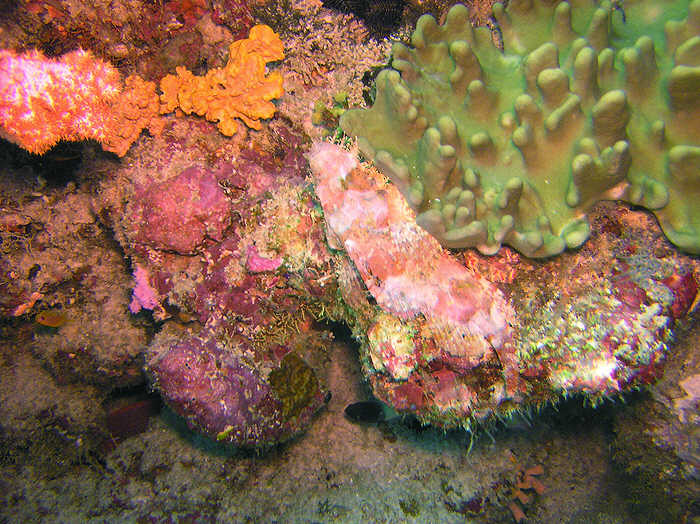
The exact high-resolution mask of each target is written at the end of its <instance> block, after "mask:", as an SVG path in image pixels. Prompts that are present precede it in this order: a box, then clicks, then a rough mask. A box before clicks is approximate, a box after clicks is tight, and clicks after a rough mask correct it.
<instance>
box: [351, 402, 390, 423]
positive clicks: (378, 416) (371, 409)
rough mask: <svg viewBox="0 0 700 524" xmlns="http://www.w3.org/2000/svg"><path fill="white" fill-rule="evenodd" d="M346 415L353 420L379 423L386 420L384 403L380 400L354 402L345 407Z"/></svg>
mask: <svg viewBox="0 0 700 524" xmlns="http://www.w3.org/2000/svg"><path fill="white" fill-rule="evenodd" d="M345 416H346V417H348V418H349V419H350V420H352V421H353V422H364V423H365V424H377V423H379V422H383V421H384V420H385V413H384V404H382V403H381V402H379V401H378V400H364V401H362V402H354V403H353V404H349V405H348V406H347V407H346V408H345Z"/></svg>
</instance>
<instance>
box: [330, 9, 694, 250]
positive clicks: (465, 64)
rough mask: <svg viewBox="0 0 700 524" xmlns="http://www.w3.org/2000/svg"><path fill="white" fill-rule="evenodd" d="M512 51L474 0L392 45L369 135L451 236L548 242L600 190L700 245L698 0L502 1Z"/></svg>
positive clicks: (682, 243)
mask: <svg viewBox="0 0 700 524" xmlns="http://www.w3.org/2000/svg"><path fill="white" fill-rule="evenodd" d="M493 14H494V17H495V19H496V20H497V22H498V25H499V28H500V36H501V37H502V44H503V45H502V47H503V51H501V50H499V49H498V47H497V46H496V45H494V43H493V39H494V37H493V35H492V34H491V32H490V31H489V30H488V29H486V28H473V27H472V26H471V25H470V23H469V15H468V11H467V9H466V8H465V7H464V6H462V5H456V6H455V7H453V8H452V9H451V10H450V11H449V13H448V14H447V17H446V19H445V22H444V24H443V25H438V23H437V22H436V21H435V20H434V19H433V18H432V17H431V16H423V17H421V18H420V20H419V21H418V25H417V27H416V30H415V32H414V33H413V36H412V38H411V46H410V47H409V46H406V45H403V44H400V43H397V44H395V46H394V48H393V60H392V64H391V65H392V67H393V69H386V70H384V71H382V72H380V73H379V75H378V76H377V79H376V98H375V102H374V105H373V106H372V107H371V108H369V109H353V110H350V111H347V112H346V113H345V114H344V115H343V116H342V118H341V120H340V125H341V127H342V129H343V130H344V131H345V132H346V133H347V134H349V135H354V136H357V137H358V143H359V147H360V150H361V151H362V152H363V153H364V154H365V156H367V157H369V158H371V159H373V160H374V162H375V163H376V164H377V165H378V167H379V168H380V169H382V170H383V171H384V173H385V174H386V175H387V176H389V177H390V178H391V180H392V181H393V182H394V183H395V184H396V185H397V186H398V187H399V189H400V190H401V192H402V193H403V194H404V196H405V197H406V199H407V200H408V202H409V203H410V205H411V206H412V207H413V208H414V209H415V210H416V212H417V217H418V222H419V223H420V224H421V226H423V227H424V228H426V229H427V230H428V231H430V232H431V233H432V234H433V235H434V236H435V237H437V238H438V240H439V241H440V242H441V243H442V244H443V245H445V246H447V247H452V248H459V247H468V246H473V247H477V248H478V249H479V250H480V251H481V252H483V253H495V252H496V251H498V249H499V248H500V246H501V245H502V244H508V245H510V246H512V247H514V248H516V249H517V250H519V251H520V252H522V253H524V254H526V255H529V256H535V257H544V256H549V255H554V254H556V253H560V252H561V251H563V250H564V249H566V248H567V247H568V248H574V247H577V246H580V245H581V244H582V243H583V242H584V241H585V240H586V238H587V237H588V235H589V231H590V227H589V223H588V220H587V217H586V214H587V213H588V211H589V210H590V208H591V207H592V206H593V205H594V204H595V203H596V202H598V201H600V200H605V199H614V200H624V201H627V202H629V203H632V204H635V205H639V206H643V207H645V208H647V209H649V210H651V211H653V212H654V213H655V214H656V216H657V217H658V219H659V222H660V223H661V226H662V228H663V230H664V232H665V233H666V235H667V236H668V238H669V239H670V240H671V241H672V242H673V243H674V244H676V245H677V246H678V247H680V248H682V249H684V250H686V251H688V252H691V253H696V254H697V253H700V146H699V139H698V137H699V136H700V0H692V1H690V0H669V1H665V2H659V1H658V0H637V1H634V0H627V1H626V2H625V3H624V6H623V5H622V2H620V1H613V2H609V1H599V2H596V1H593V0H571V1H570V2H552V1H544V0H511V2H510V3H509V5H508V7H507V8H504V7H503V6H502V5H501V4H495V5H494V8H493Z"/></svg>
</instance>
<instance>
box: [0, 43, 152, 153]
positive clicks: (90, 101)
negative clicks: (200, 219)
mask: <svg viewBox="0 0 700 524" xmlns="http://www.w3.org/2000/svg"><path fill="white" fill-rule="evenodd" d="M158 110H159V103H158V95H157V94H156V90H155V84H154V83H153V82H146V81H144V80H142V79H141V78H139V77H136V76H130V77H128V78H126V80H122V77H121V75H120V74H119V72H118V71H117V70H116V69H115V68H114V67H112V66H111V65H110V64H108V63H107V62H105V61H103V60H100V59H99V58H96V57H95V56H94V55H93V54H92V53H90V52H89V51H83V50H77V51H71V52H70V53H67V54H65V55H63V56H62V57H60V58H47V57H46V56H44V55H43V54H42V53H40V52H38V51H30V52H27V53H22V54H17V53H15V52H14V51H8V50H0V136H1V137H2V138H5V139H7V140H10V141H12V142H14V143H16V144H18V145H19V146H21V147H23V148H24V149H27V150H28V151H31V152H32V153H36V154H41V153H44V152H45V151H47V150H48V149H49V148H51V147H52V146H53V145H55V144H56V143H57V142H58V141H59V140H68V141H72V140H85V139H94V140H97V141H98V142H100V143H102V146H103V147H104V149H105V150H107V151H112V152H114V153H116V154H117V155H119V156H123V155H124V154H125V153H126V151H127V150H128V149H129V146H130V145H131V144H132V142H133V141H134V140H136V138H137V137H138V136H139V134H140V133H141V130H142V129H143V128H144V127H146V128H148V129H149V130H150V131H151V133H153V134H158V133H160V131H161V130H162V128H163V122H162V121H161V118H160V116H159V115H158Z"/></svg>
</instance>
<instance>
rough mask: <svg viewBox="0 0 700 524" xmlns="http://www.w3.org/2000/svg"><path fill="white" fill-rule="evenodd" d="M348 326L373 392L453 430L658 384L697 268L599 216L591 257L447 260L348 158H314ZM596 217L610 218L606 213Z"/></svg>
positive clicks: (377, 177)
mask: <svg viewBox="0 0 700 524" xmlns="http://www.w3.org/2000/svg"><path fill="white" fill-rule="evenodd" d="M309 161H310V164H311V168H312V171H313V173H314V176H315V180H316V184H317V186H316V193H317V195H318V197H319V199H320V200H321V203H322V206H323V210H324V213H325V218H326V227H327V229H328V239H329V243H330V244H331V246H332V247H334V248H336V249H341V250H343V251H344V252H345V253H347V258H346V259H345V260H342V259H339V261H338V264H337V273H338V283H339V286H340V290H341V294H342V298H343V300H344V302H345V303H346V305H347V308H348V310H349V311H350V313H349V314H348V315H347V320H348V322H349V323H350V324H351V326H352V327H353V333H354V334H355V335H356V336H357V338H358V339H359V340H360V342H361V345H362V364H363V367H364V371H365V373H366V375H367V376H368V378H369V380H370V382H371V384H372V386H373V389H374V393H375V395H377V396H378V397H379V398H380V399H381V400H383V401H385V402H387V403H388V404H390V405H392V406H394V407H395V408H396V409H398V410H399V411H403V412H411V413H415V414H416V415H417V416H418V417H419V418H420V419H421V420H423V421H425V422H430V423H435V424H438V425H441V426H444V427H451V426H465V427H469V426H470V425H471V424H472V423H473V422H474V421H482V420H485V419H488V418H490V417H492V416H494V415H495V416H503V415H506V416H507V415H509V414H511V413H512V412H513V411H515V410H526V409H529V408H532V407H537V406H539V405H542V404H544V403H548V402H553V401H556V400H557V399H559V398H561V396H566V395H572V394H575V393H584V394H586V395H587V396H588V397H589V399H590V400H591V402H593V403H595V402H597V401H599V400H600V399H601V398H603V397H605V396H608V395H612V394H616V393H618V392H621V391H626V390H629V389H631V388H635V387H638V386H640V385H643V384H648V383H650V382H653V381H654V380H655V379H656V378H658V376H659V375H660V371H661V369H662V366H663V363H664V360H665V358H666V355H667V353H668V351H669V335H670V328H671V326H672V323H673V319H674V318H678V317H681V316H683V315H685V314H686V312H687V311H688V309H689V308H690V306H691V304H692V302H693V300H694V299H695V296H696V293H697V280H696V279H697V276H696V275H697V273H696V272H697V269H696V268H695V267H694V263H693V261H692V260H691V259H688V258H687V257H684V256H682V255H680V254H678V253H677V252H675V251H674V250H673V249H670V248H669V247H668V246H667V245H666V244H665V243H664V241H663V239H660V238H659V237H658V235H656V236H654V235H653V233H651V232H652V231H654V230H653V227H652V226H651V224H650V223H649V220H650V219H649V217H647V216H646V215H641V214H637V213H629V212H627V211H626V210H625V209H624V208H622V207H620V208H615V209H613V210H608V212H609V215H608V214H607V213H600V212H596V213H594V214H593V216H594V220H593V222H594V225H595V227H594V229H593V232H594V233H593V236H594V237H595V238H594V240H592V241H591V243H590V247H588V245H587V247H586V248H585V249H582V250H580V251H579V252H577V253H574V254H570V253H567V254H563V255H561V256H560V257H557V258H556V259H554V260H552V261H549V262H546V263H543V262H535V261H531V260H527V259H524V258H521V257H520V256H518V255H517V254H516V253H514V252H512V251H510V250H504V251H503V252H502V253H501V254H500V255H499V256H497V257H494V258H489V259H484V258H481V257H480V256H478V255H476V254H474V253H473V252H463V253H457V254H451V253H449V252H447V251H446V250H444V249H443V248H442V247H440V246H439V244H438V243H437V241H435V240H434V239H432V238H431V237H430V236H429V235H428V234H427V233H426V232H425V231H424V230H422V229H421V228H419V227H418V226H417V221H416V218H415V215H414V213H413V212H412V211H411V210H410V209H409V208H408V206H407V204H406V202H405V200H404V198H403V196H402V195H401V194H400V193H399V191H398V189H397V187H396V186H395V185H393V184H390V183H389V182H388V181H387V180H386V179H385V178H384V177H383V176H382V175H381V174H380V173H379V172H377V171H376V170H374V169H371V168H366V167H363V166H360V165H359V163H358V162H357V161H356V159H355V157H354V156H353V155H352V154H351V153H348V152H347V151H344V150H343V149H341V148H339V147H337V146H334V145H331V144H327V143H322V144H316V145H315V146H314V147H313V148H312V151H311V153H310V155H309ZM598 213H600V215H599V214H598Z"/></svg>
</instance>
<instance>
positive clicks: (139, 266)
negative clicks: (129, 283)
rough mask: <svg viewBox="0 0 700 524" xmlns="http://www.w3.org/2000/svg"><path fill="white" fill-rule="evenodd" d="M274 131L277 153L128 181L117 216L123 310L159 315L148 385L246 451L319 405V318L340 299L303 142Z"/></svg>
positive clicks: (301, 421)
mask: <svg viewBox="0 0 700 524" xmlns="http://www.w3.org/2000/svg"><path fill="white" fill-rule="evenodd" d="M278 138H279V141H278V144H283V145H282V146H280V148H281V149H280V150H279V151H278V154H277V155H276V156H272V155H270V154H268V153H265V152H261V151H258V150H255V149H252V148H245V149H244V150H243V151H240V152H238V153H236V155H235V159H234V158H226V159H218V160H216V161H215V163H214V165H209V164H203V163H201V162H199V161H194V162H193V163H190V165H187V164H184V167H171V168H170V169H169V170H168V169H166V170H165V173H162V174H161V176H160V177H159V178H158V179H156V180H149V179H148V178H147V177H143V176H141V177H140V176H137V175H133V176H131V175H127V177H125V178H126V180H124V181H125V182H126V181H127V180H128V181H130V182H131V183H132V187H131V188H123V187H122V188H121V189H122V191H124V192H125V193H126V194H127V195H128V196H127V197H126V198H127V199H128V203H127V204H126V205H125V207H124V210H125V211H124V212H123V213H121V212H117V213H114V216H115V218H116V224H115V229H116V230H117V236H118V238H119V239H120V242H121V244H122V246H123V247H124V249H125V251H126V252H127V253H128V255H129V256H130V258H131V261H132V265H133V266H134V289H133V293H132V303H131V310H132V312H139V311H141V310H143V309H145V310H150V311H152V313H153V316H154V318H157V319H159V320H162V321H165V324H164V326H163V328H162V329H161V331H160V332H159V333H158V334H157V335H156V337H155V338H154V340H153V342H152V343H151V344H150V346H149V348H148V349H147V351H146V368H147V371H148V373H149V375H150V376H151V378H152V383H153V386H154V388H155V389H157V390H158V391H159V392H160V393H161V395H162V397H163V398H164V400H165V401H166V403H167V404H168V405H169V406H170V407H171V408H172V409H173V410H174V411H175V412H176V413H178V414H180V415H182V416H183V417H184V418H185V419H186V420H187V422H188V423H189V424H190V425H191V426H192V427H194V428H196V429H198V430H200V431H202V432H203V433H205V434H207V435H209V436H210V437H212V438H216V439H218V440H220V441H226V442H231V443H233V444H235V445H239V446H247V447H255V446H259V447H261V446H266V445H270V444H275V443H278V442H281V441H284V440H287V439H289V438H291V437H293V436H294V435H296V434H298V433H299V432H300V431H302V430H303V429H304V428H305V427H306V426H307V425H308V424H309V422H310V420H311V418H312V416H313V414H314V413H315V412H317V411H318V410H319V409H320V408H321V407H322V406H323V405H325V402H326V400H327V391H326V388H325V385H324V383H325V380H324V375H325V367H326V364H327V359H326V357H325V349H324V348H325V346H326V344H327V342H328V340H329V337H330V334H329V333H328V332H326V331H324V330H323V329H322V328H321V327H319V324H318V323H317V322H316V320H317V319H320V318H322V317H323V315H329V314H330V312H331V311H332V310H333V308H334V307H336V306H334V304H333V300H334V298H335V286H334V282H333V281H332V280H331V281H330V282H328V281H329V280H330V279H329V278H327V277H325V275H328V274H329V272H330V270H329V264H330V256H329V254H328V252H327V250H326V248H325V245H324V243H323V233H322V230H321V228H320V226H319V224H320V218H321V214H320V213H319V211H318V210H317V209H316V205H315V203H314V201H313V197H312V193H311V192H310V191H309V189H308V187H307V186H308V184H307V183H306V182H305V181H304V178H303V174H304V167H305V165H306V164H305V160H304V159H303V157H302V156H301V147H300V143H299V141H298V139H297V138H296V137H295V136H294V135H292V134H291V133H289V131H287V130H286V129H284V128H282V129H280V130H279V131H278ZM173 151H174V154H175V156H176V157H178V158H179V157H180V156H181V157H182V158H183V159H186V158H188V153H186V152H182V153H181V152H180V149H179V145H178V144H175V146H174V149H173ZM164 161H166V160H164ZM151 162H155V161H153V160H151ZM190 162H191V161H190ZM172 163H173V164H176V165H177V166H179V165H180V164H179V163H178V162H177V161H176V162H172ZM151 169H155V170H157V169H159V166H158V165H157V163H156V165H150V166H149V170H151ZM139 172H141V171H139ZM171 173H172V174H171Z"/></svg>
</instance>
